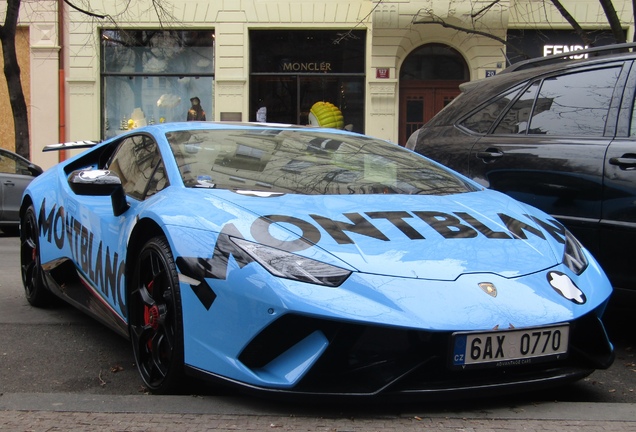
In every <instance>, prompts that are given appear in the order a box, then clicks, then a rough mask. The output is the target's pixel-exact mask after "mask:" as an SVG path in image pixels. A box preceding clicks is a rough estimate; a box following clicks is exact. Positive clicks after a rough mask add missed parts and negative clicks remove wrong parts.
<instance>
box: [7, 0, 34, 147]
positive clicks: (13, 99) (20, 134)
mask: <svg viewBox="0 0 636 432" xmlns="http://www.w3.org/2000/svg"><path fill="white" fill-rule="evenodd" d="M19 13H20V0H7V14H6V16H5V19H4V24H2V25H0V43H1V44H2V58H3V60H4V77H5V78H6V80H7V87H8V90H9V102H10V104H11V111H12V112H13V124H14V131H15V150H16V153H18V154H19V155H22V156H24V157H26V158H29V157H30V150H29V117H28V114H27V105H26V99H25V97H24V91H23V90H22V81H21V80H20V66H19V65H18V55H17V53H16V47H15V34H16V30H17V27H18V16H19Z"/></svg>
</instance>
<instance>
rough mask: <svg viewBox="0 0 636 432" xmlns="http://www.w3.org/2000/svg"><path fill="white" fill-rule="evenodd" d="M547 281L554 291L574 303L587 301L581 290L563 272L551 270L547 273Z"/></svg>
mask: <svg viewBox="0 0 636 432" xmlns="http://www.w3.org/2000/svg"><path fill="white" fill-rule="evenodd" d="M548 282H550V286H552V288H554V290H555V291H556V292H558V293H559V294H561V295H562V296H563V297H565V298H566V299H568V300H570V301H572V302H574V303H576V304H583V303H585V302H586V301H587V299H586V297H585V294H583V291H581V290H580V289H579V287H577V286H576V285H575V284H574V282H572V279H570V278H569V277H568V276H567V275H566V274H565V273H561V272H558V271H551V272H550V273H548Z"/></svg>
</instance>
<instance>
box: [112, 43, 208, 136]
mask: <svg viewBox="0 0 636 432" xmlns="http://www.w3.org/2000/svg"><path fill="white" fill-rule="evenodd" d="M101 67H102V74H101V75H102V136H103V137H104V138H110V137H112V136H115V135H118V134H120V133H122V132H123V131H125V130H128V129H131V128H136V127H141V126H145V125H148V124H153V123H160V122H173V121H186V120H189V119H194V120H204V119H205V120H212V119H213V118H214V32H212V31H163V30H161V31H160V30H104V31H103V32H102V63H101ZM189 112H190V114H189ZM202 112H204V113H205V116H204V115H203V114H202Z"/></svg>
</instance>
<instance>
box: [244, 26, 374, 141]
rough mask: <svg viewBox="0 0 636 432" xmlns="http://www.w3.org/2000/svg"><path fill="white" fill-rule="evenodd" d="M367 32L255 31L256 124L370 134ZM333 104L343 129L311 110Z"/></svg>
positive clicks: (253, 99)
mask: <svg viewBox="0 0 636 432" xmlns="http://www.w3.org/2000/svg"><path fill="white" fill-rule="evenodd" d="M365 38H366V32H365V31H364V30H359V31H358V30H356V31H352V32H343V31H326V30H311V31H305V30H258V31H251V32H250V53H251V55H250V59H251V77H250V120H251V121H268V122H275V123H291V124H301V125H306V124H310V123H311V124H316V125H320V126H324V125H325V124H328V125H330V126H327V127H338V128H343V127H344V128H347V129H350V130H353V131H356V132H364V83H365V73H364V72H365V62H364V59H365ZM317 102H324V103H328V104H329V105H328V106H329V108H330V110H328V112H327V111H324V112H325V116H327V115H328V114H329V115H330V117H331V118H333V115H334V113H336V114H335V115H340V114H341V115H342V118H343V119H342V122H341V123H340V124H339V125H338V126H333V125H332V123H328V122H325V117H323V116H321V115H320V114H319V113H318V111H316V110H314V115H312V114H311V109H312V106H314V104H316V103H317Z"/></svg>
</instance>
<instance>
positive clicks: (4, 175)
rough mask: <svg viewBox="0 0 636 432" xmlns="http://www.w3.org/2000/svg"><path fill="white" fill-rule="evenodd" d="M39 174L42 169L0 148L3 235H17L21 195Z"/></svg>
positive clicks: (0, 225)
mask: <svg viewBox="0 0 636 432" xmlns="http://www.w3.org/2000/svg"><path fill="white" fill-rule="evenodd" d="M40 174H42V168H40V167H39V166H37V165H35V164H33V163H31V162H30V161H29V160H28V159H25V158H23V157H22V156H20V155H18V154H15V153H13V152H11V151H9V150H5V149H1V148H0V230H2V231H3V232H4V233H5V234H10V235H14V234H17V233H18V230H19V226H20V202H21V201H22V193H23V192H24V189H26V187H27V186H28V184H29V183H31V180H33V179H34V178H35V177H37V176H39V175H40Z"/></svg>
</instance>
